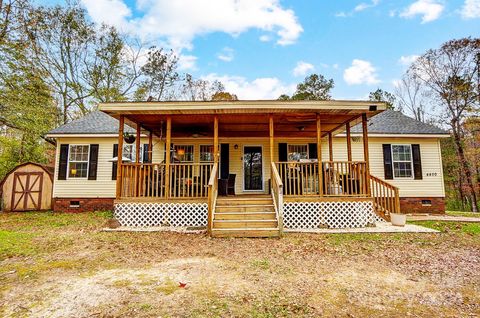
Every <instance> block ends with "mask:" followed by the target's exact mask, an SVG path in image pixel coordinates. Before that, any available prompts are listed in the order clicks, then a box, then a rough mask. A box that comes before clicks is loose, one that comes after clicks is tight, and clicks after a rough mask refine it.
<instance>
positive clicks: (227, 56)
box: [217, 47, 234, 62]
mask: <svg viewBox="0 0 480 318" xmlns="http://www.w3.org/2000/svg"><path fill="white" fill-rule="evenodd" d="M233 53H234V51H233V49H232V48H229V47H224V48H223V49H222V51H221V52H220V53H218V54H217V58H218V59H220V60H222V61H224V62H231V61H233V58H234V55H233Z"/></svg>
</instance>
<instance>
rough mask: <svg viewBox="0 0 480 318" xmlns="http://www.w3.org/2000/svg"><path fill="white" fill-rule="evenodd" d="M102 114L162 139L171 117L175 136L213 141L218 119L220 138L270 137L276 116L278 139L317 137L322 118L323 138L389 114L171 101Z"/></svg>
mask: <svg viewBox="0 0 480 318" xmlns="http://www.w3.org/2000/svg"><path fill="white" fill-rule="evenodd" d="M99 109H100V110H101V111H103V112H105V113H107V114H109V115H111V116H112V117H115V118H119V116H120V115H124V116H125V122H126V123H127V124H128V125H130V126H132V127H135V126H136V125H137V124H139V125H140V126H141V128H142V129H144V130H148V131H151V132H152V133H154V134H156V135H162V130H163V129H164V128H162V127H163V123H164V121H165V120H166V118H167V116H171V118H172V136H174V137H190V136H202V137H203V136H212V135H213V117H214V116H218V117H219V134H220V136H221V137H266V136H268V131H269V129H268V124H269V121H268V117H269V115H273V116H274V123H275V135H276V136H277V137H282V136H292V137H314V136H315V135H316V122H315V121H316V114H317V113H318V114H320V115H321V124H322V134H323V135H326V134H328V133H334V134H335V133H338V132H341V131H343V130H344V125H345V123H347V122H351V125H352V126H353V125H355V124H357V123H358V122H359V121H360V120H361V115H362V114H367V116H368V117H371V116H373V115H375V114H377V113H380V112H382V111H383V110H385V109H386V104H385V103H383V102H372V101H346V100H328V101H283V100H282V101H281V100H248V101H245V100H243V101H242V100H240V101H208V102H204V101H201V102H191V101H171V102H120V103H101V104H99Z"/></svg>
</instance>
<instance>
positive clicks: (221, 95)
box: [212, 92, 238, 101]
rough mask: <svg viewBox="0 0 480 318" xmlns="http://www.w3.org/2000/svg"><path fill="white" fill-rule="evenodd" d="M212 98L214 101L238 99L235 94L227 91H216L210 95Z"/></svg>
mask: <svg viewBox="0 0 480 318" xmlns="http://www.w3.org/2000/svg"><path fill="white" fill-rule="evenodd" d="M212 100H216V101H233V100H238V97H237V95H235V94H231V93H229V92H216V93H215V94H213V95H212Z"/></svg>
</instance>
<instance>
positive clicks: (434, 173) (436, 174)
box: [427, 172, 438, 177]
mask: <svg viewBox="0 0 480 318" xmlns="http://www.w3.org/2000/svg"><path fill="white" fill-rule="evenodd" d="M436 176H438V173H437V172H427V177H436Z"/></svg>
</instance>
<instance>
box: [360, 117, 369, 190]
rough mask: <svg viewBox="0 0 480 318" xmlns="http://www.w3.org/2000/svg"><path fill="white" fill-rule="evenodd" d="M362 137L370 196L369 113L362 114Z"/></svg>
mask: <svg viewBox="0 0 480 318" xmlns="http://www.w3.org/2000/svg"><path fill="white" fill-rule="evenodd" d="M362 130H363V134H362V138H363V160H365V162H366V165H367V169H366V170H367V171H366V173H365V174H366V178H367V180H366V183H367V195H368V196H370V193H371V192H370V158H369V155H368V122H367V114H362Z"/></svg>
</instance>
